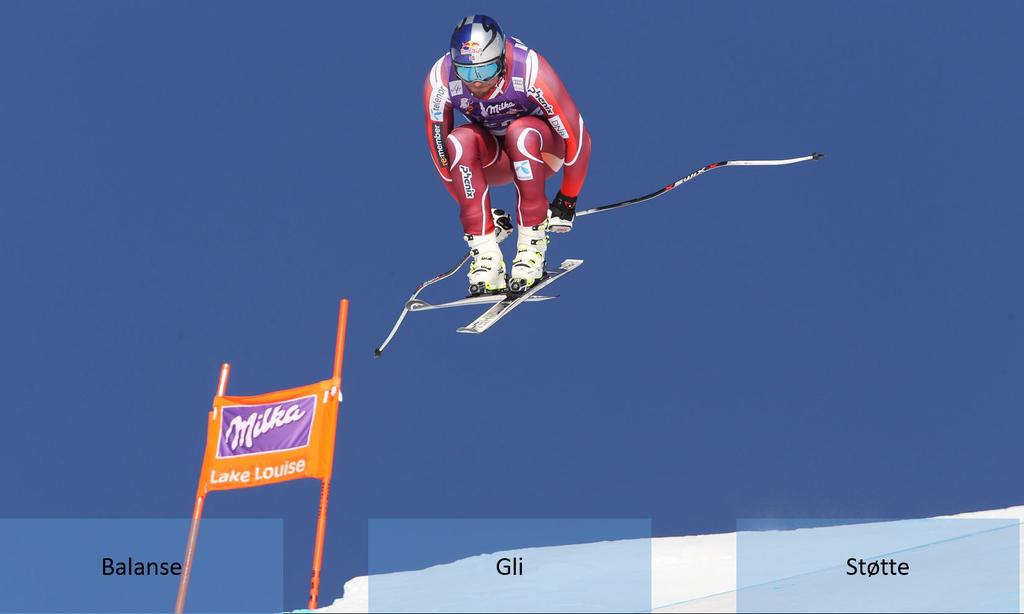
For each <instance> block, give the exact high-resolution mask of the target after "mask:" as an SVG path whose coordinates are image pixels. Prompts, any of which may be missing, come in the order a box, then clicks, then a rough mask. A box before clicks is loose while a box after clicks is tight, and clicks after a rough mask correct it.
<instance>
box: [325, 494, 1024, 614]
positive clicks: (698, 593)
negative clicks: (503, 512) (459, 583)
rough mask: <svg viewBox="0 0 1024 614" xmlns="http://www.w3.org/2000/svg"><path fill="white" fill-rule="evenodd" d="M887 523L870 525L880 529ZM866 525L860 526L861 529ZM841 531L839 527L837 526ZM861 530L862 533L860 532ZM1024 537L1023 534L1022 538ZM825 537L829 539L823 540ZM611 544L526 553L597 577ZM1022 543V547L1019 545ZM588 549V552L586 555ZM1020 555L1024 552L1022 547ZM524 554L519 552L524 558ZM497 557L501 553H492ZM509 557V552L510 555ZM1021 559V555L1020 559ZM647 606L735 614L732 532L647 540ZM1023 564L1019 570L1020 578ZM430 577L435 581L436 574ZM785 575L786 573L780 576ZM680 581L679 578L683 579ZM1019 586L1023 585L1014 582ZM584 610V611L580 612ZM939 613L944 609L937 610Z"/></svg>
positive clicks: (345, 605) (453, 569)
mask: <svg viewBox="0 0 1024 614" xmlns="http://www.w3.org/2000/svg"><path fill="white" fill-rule="evenodd" d="M941 518H961V519H966V518H973V519H1004V520H1009V521H1011V522H1010V523H1008V524H1010V525H1012V524H1013V522H1012V521H1016V522H1017V523H1018V524H1019V523H1020V521H1021V520H1022V519H1024V506H1017V507H1011V508H1006V509H1001V510H992V511H982V512H971V513H966V514H957V515H955V516H944V517H941ZM883 524H885V523H876V524H875V525H872V526H878V527H881V526H882V525H883ZM863 526H864V525H861V527H863ZM834 529H836V527H832V528H816V529H801V531H814V532H819V533H818V534H819V535H825V533H823V532H827V531H830V530H834ZM839 529H840V530H842V528H839ZM861 530H863V529H861ZM1022 535H1024V534H1022ZM826 539H827V537H826ZM614 543H615V542H598V543H592V544H582V545H573V546H552V547H546V548H535V549H528V550H527V551H529V552H531V553H534V554H536V553H538V552H539V551H549V552H548V553H549V554H550V553H554V552H556V551H558V552H559V554H560V556H561V557H562V561H563V562H564V563H566V564H573V562H574V561H579V563H580V569H581V573H584V574H585V573H599V571H594V570H593V569H590V570H589V571H588V567H587V565H586V564H585V563H584V561H585V560H592V559H593V558H594V555H595V553H598V552H599V551H601V549H607V548H608V547H609V546H610V545H611V544H614ZM1022 545H1024V544H1022ZM588 551H589V552H588ZM1021 551H1024V548H1022V549H1021ZM523 552H524V551H523V550H519V551H517V553H518V554H522V553H523ZM496 554H500V553H496ZM510 555H511V553H510ZM531 556H533V555H531ZM1018 556H1019V555H1018ZM476 558H477V557H470V558H468V559H461V560H459V561H455V562H452V563H448V564H445V565H436V566H434V567H430V568H428V569H424V570H417V571H410V572H401V573H399V574H387V575H388V576H395V577H396V578H397V577H399V576H401V577H402V584H403V585H406V586H409V587H410V588H412V587H415V586H420V587H422V586H424V585H426V584H429V583H430V582H431V577H432V576H431V574H439V573H445V574H452V573H454V574H459V573H460V566H468V565H470V564H472V562H473V559H476ZM651 563H652V566H651V584H652V586H651V605H652V609H651V611H652V612H735V611H736V534H735V533H724V534H716V535H694V536H687V537H659V538H654V539H652V540H651ZM1021 569H1024V565H1022V566H1020V568H1019V569H1018V575H1020V573H1021V571H1020V570H1021ZM433 577H437V576H436V575H435V576H433ZM782 577H789V576H786V575H783V576H780V579H781V578H782ZM681 579H682V580H681ZM615 580H616V579H615V578H607V579H605V578H599V577H595V578H593V579H592V580H591V581H595V582H615ZM1018 582H1019V584H1020V585H1022V586H1024V582H1021V581H1020V579H1019V578H1018ZM368 587H369V579H368V577H367V576H360V577H357V578H353V579H351V580H349V581H348V582H346V583H345V588H344V597H343V598H341V599H338V600H336V601H335V602H334V603H333V604H331V605H329V606H326V607H324V608H321V609H320V610H317V611H319V612H366V611H367V608H368ZM488 590H490V589H489V588H488V587H483V586H482V587H480V595H478V599H476V600H475V601H474V603H477V604H479V603H480V599H484V598H486V595H487V592H486V591H488ZM444 609H445V610H447V611H459V610H462V611H466V610H470V611H471V610H472V609H473V608H472V607H469V605H468V604H464V605H463V606H460V604H459V603H458V602H453V603H448V604H446V606H445V607H444ZM513 609H514V608H513ZM583 609H585V608H583ZM938 609H943V608H941V607H939V608H938Z"/></svg>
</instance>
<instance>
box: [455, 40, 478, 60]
mask: <svg viewBox="0 0 1024 614" xmlns="http://www.w3.org/2000/svg"><path fill="white" fill-rule="evenodd" d="M481 51H482V48H481V47H480V43H478V42H476V41H465V42H464V43H462V48H461V49H459V54H460V55H468V56H469V58H470V60H472V61H474V62H476V61H477V60H478V59H480V52H481Z"/></svg>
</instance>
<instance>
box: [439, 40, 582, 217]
mask: <svg viewBox="0 0 1024 614" xmlns="http://www.w3.org/2000/svg"><path fill="white" fill-rule="evenodd" d="M505 58H506V61H505V67H506V68H505V72H504V74H503V75H501V77H500V79H499V81H498V83H497V85H496V86H495V87H494V89H493V90H492V91H491V92H490V93H489V94H487V95H486V97H484V98H477V97H475V96H474V95H473V94H472V93H471V92H470V91H469V88H467V87H464V85H465V84H464V83H463V82H462V81H460V80H459V78H458V76H457V75H456V73H455V70H454V68H453V66H452V61H451V54H450V53H446V54H445V55H444V56H442V57H441V58H440V59H438V60H437V62H435V63H434V66H433V67H432V68H431V69H430V73H429V74H428V75H427V79H426V82H425V83H424V86H423V107H424V112H425V115H426V122H427V140H428V142H429V145H430V153H431V156H432V157H433V159H434V166H435V167H436V168H437V172H438V174H439V175H440V176H441V179H442V180H443V181H444V185H445V187H446V188H447V189H448V191H449V192H450V193H451V195H452V196H453V197H454V198H455V200H456V201H458V203H459V207H460V211H461V213H460V219H461V221H462V228H463V231H464V232H465V233H466V234H469V235H484V234H488V233H490V232H492V231H493V230H494V223H493V221H492V219H491V203H490V198H489V194H488V192H489V190H490V186H492V185H501V184H505V183H508V182H510V181H512V182H514V184H515V188H516V215H517V218H518V220H519V224H520V225H521V226H536V225H539V224H541V223H542V222H543V221H544V220H545V219H546V218H547V212H548V199H547V197H546V196H545V194H544V180H545V179H547V178H548V177H550V176H552V175H553V174H555V173H556V172H558V170H559V169H560V168H563V167H564V173H563V174H562V186H561V189H560V192H561V194H562V195H563V196H566V197H569V198H572V199H575V197H576V196H577V195H578V194H579V192H580V189H581V188H582V187H583V181H584V179H585V178H586V175H587V166H588V164H589V162H590V135H589V134H588V132H587V131H586V129H585V128H584V126H583V116H582V115H580V112H579V111H578V110H577V109H576V104H575V103H574V102H573V101H572V98H571V97H570V96H569V92H567V91H566V89H565V86H563V85H562V81H561V80H560V79H559V78H558V75H557V74H556V73H555V71H554V69H552V68H551V65H549V64H548V62H547V60H545V59H544V58H543V57H542V56H541V55H540V54H539V53H537V52H536V51H534V50H532V49H530V48H528V47H527V46H526V45H524V44H523V43H522V42H521V41H520V40H518V39H516V38H514V37H508V40H507V41H506V43H505ZM453 108H457V109H458V110H459V111H460V112H461V113H462V114H463V115H464V116H465V117H466V119H468V120H469V123H467V124H463V125H460V126H458V127H457V128H454V129H453V126H454V113H453V112H452V109H453Z"/></svg>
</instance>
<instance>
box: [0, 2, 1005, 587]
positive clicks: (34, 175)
mask: <svg viewBox="0 0 1024 614" xmlns="http://www.w3.org/2000/svg"><path fill="white" fill-rule="evenodd" d="M473 12H486V13H488V14H490V15H492V16H493V17H495V18H496V19H498V20H499V22H500V23H501V24H502V25H503V27H504V28H505V30H506V31H507V32H509V33H511V34H513V35H516V36H518V37H520V38H522V39H523V40H524V41H525V42H526V43H527V44H529V45H531V46H533V47H534V48H536V49H538V50H539V51H540V52H541V53H542V54H544V55H545V56H546V57H547V58H548V59H549V61H550V62H551V63H552V65H553V66H554V67H555V69H556V70H557V71H558V72H559V74H560V76H561V77H562V79H563V81H564V82H565V83H566V85H567V86H568V88H569V90H570V92H571V94H572V96H573V97H574V99H575V100H576V102H577V104H578V106H579V108H580V110H581V112H582V113H583V115H584V117H585V119H586V122H587V126H588V127H589V129H590V130H591V132H592V135H593V140H594V150H593V156H592V161H591V169H590V174H589V177H588V180H587V183H586V185H585V187H584V190H583V193H582V195H581V198H580V207H581V208H589V207H591V206H597V205H600V204H605V203H608V202H613V201H617V200H622V199H625V198H630V197H633V196H636V195H638V194H642V193H646V192H649V191H651V190H653V189H655V188H657V187H659V186H661V185H664V184H665V183H668V182H670V181H674V180H675V179H677V178H679V177H682V176H683V175H685V174H687V173H689V172H690V171H691V170H694V169H696V168H699V167H700V166H702V165H704V164H707V163H709V162H713V161H717V160H722V159H730V158H731V159H737V158H740V159H743V158H745V159H751V158H754V159H756V158H780V157H791V156H798V155H804V154H807V153H810V152H812V151H824V152H826V154H827V157H826V158H825V159H824V160H822V161H820V162H815V163H808V164H801V165H796V166H791V167H782V168H774V169H731V168H729V169H723V170H716V171H714V172H713V173H710V174H708V175H707V176H704V177H701V178H699V179H697V180H695V181H694V182H692V183H690V184H687V185H686V186H685V187H682V188H680V189H679V190H677V191H675V192H672V193H670V194H668V195H666V196H665V197H663V198H661V199H658V200H656V201H653V202H651V203H648V204H644V205H640V206H637V207H633V208H629V209H625V210H622V211H616V212H612V213H607V214H601V215H596V216H592V217H588V218H583V219H581V220H580V221H579V223H578V224H577V226H576V229H575V230H574V231H573V232H572V233H571V234H570V235H568V236H563V237H555V239H554V240H553V241H552V246H551V249H550V252H549V253H550V254H551V256H550V257H551V259H552V260H555V261H558V260H560V259H561V258H564V257H575V258H582V259H584V260H585V261H586V263H585V264H584V265H583V267H582V268H580V269H579V270H578V271H576V272H574V273H572V274H571V275H570V276H568V277H566V279H565V280H564V281H560V282H559V283H558V291H559V292H560V294H561V297H560V298H559V299H558V300H557V301H553V302H548V303H544V304H536V305H528V306H524V307H523V308H521V309H520V310H519V311H517V312H516V313H514V314H512V315H511V316H509V317H508V318H507V319H506V320H505V321H503V322H501V323H500V324H499V325H498V326H497V327H495V329H493V330H492V331H490V332H488V333H487V334H486V335H484V336H481V337H476V336H468V335H456V334H455V332H454V329H455V328H456V327H457V326H460V325H462V324H465V323H466V322H467V321H468V320H469V319H471V318H472V317H473V316H474V315H475V312H474V311H472V310H461V311H457V312H456V311H454V310H452V311H451V312H445V313H425V314H414V315H413V316H411V317H410V318H409V320H408V321H407V323H406V325H405V327H404V329H403V330H402V332H401V333H400V335H399V336H398V338H397V339H396V341H395V342H394V343H393V345H392V346H391V348H389V350H388V353H387V354H386V355H385V356H384V357H383V358H381V359H379V360H374V359H373V358H372V350H373V348H374V347H375V346H376V345H377V344H378V343H379V342H380V341H381V340H382V339H383V337H384V335H385V334H386V333H387V331H388V329H389V328H390V326H391V324H392V322H393V321H394V318H395V317H396V316H397V314H398V311H399V309H400V308H401V304H402V302H403V301H404V300H405V299H406V298H407V296H408V294H409V293H410V292H411V291H412V289H413V288H414V287H415V286H416V284H418V283H419V282H420V281H422V280H423V279H426V278H428V277H430V276H432V275H435V274H437V273H439V272H441V271H443V270H445V269H446V268H448V267H449V266H451V265H452V264H453V263H454V262H455V261H456V260H457V259H458V258H459V256H460V255H461V254H462V253H463V252H464V244H463V243H462V239H461V231H460V226H459V223H458V215H457V213H458V211H457V207H456V205H455V203H454V201H452V200H451V198H450V197H449V196H448V195H447V193H446V192H445V191H444V189H443V188H442V187H441V185H440V182H439V180H438V179H437V177H436V173H435V171H434V169H433V167H432V165H431V163H430V160H429V153H428V149H427V143H426V139H425V135H424V128H423V118H422V109H421V100H420V98H421V88H422V82H423V78H424V76H425V75H426V71H427V69H428V68H429V67H430V65H431V64H432V62H433V61H434V60H435V59H436V58H437V57H438V56H440V55H441V54H442V53H444V51H445V47H446V44H447V37H448V35H449V33H450V31H451V28H452V27H453V25H454V24H455V23H456V22H457V21H458V20H459V19H460V18H461V17H462V16H463V15H465V14H470V13H473ZM1022 16H1024V9H1022V7H1021V5H1020V4H1019V3H1013V2H987V3H981V4H975V5H969V4H968V3H963V2H954V3H949V2H901V3H882V2H867V3H856V4H845V3H811V2H772V3H753V2H737V3H695V2H664V3H660V2H659V3H655V2H651V3H622V4H620V3H563V4H558V5H552V6H549V7H544V9H543V10H538V11H535V12H533V13H531V12H528V11H526V10H525V9H524V8H520V7H515V6H513V5H510V4H508V3H479V4H470V3H461V2H456V3H450V4H447V5H445V6H443V7H439V6H433V5H418V6H409V7H395V6H392V5H386V6H385V5H381V4H366V5H362V6H356V5H353V4H351V3H327V2H309V3H284V2H253V3H249V2H247V3H242V2H218V3H211V4H200V3H191V4H184V5H183V4H180V3H169V2H148V3H128V2H100V3H80V2H47V3H31V2H5V3H3V4H0V75H3V77H2V78H3V80H4V82H3V90H2V91H3V93H2V94H0V135H2V136H0V276H2V279H3V280H4V281H5V284H4V287H5V290H4V293H5V300H4V301H3V302H2V304H0V348H2V350H0V373H2V374H3V375H2V381H3V385H4V389H5V391H6V393H7V395H8V397H7V399H6V400H5V404H6V406H7V408H8V410H7V411H6V412H4V416H5V421H6V428H5V429H4V431H5V433H6V434H7V436H6V437H5V444H6V445H5V446H3V448H2V452H0V460H2V462H3V465H4V466H5V467H7V468H8V473H7V478H6V480H5V481H6V485H7V491H8V493H9V494H16V496H7V497H5V498H4V501H3V504H2V508H0V513H2V515H4V516H51V515H56V516H94V517H96V516H98V517H108V516H110V517H117V516H125V517H147V516H153V517H168V516H178V517H183V516H187V515H189V514H190V512H191V506H192V495H193V493H194V488H195V482H196V478H197V474H198V470H199V463H200V456H201V452H202V446H203V443H204V440H203V437H204V433H203V432H202V429H203V428H204V426H205V414H206V411H207V410H208V407H209V403H210V398H211V396H212V394H213V391H214V388H215V386H216V378H217V368H218V365H219V363H220V362H222V361H228V362H231V363H232V364H233V367H234V371H233V373H232V379H231V382H230V385H229V391H231V392H233V393H235V394H255V393H259V392H263V391H268V390H272V389H277V388H284V387H290V386H295V385H301V384H305V383H310V382H312V381H315V380H317V379H320V378H325V377H328V376H329V373H330V360H331V355H332V350H333V338H334V337H333V336H334V330H333V326H334V322H335V317H336V310H337V300H338V299H339V298H341V297H347V298H349V299H350V300H351V301H352V306H351V313H350V331H349V338H348V347H347V355H346V365H345V373H344V392H345V403H344V404H343V405H342V408H341V418H340V421H339V434H338V449H337V456H336V461H335V462H336V465H335V476H334V482H333V498H332V502H331V511H330V516H329V520H328V525H327V526H328V544H327V548H326V558H325V568H324V584H323V591H322V594H323V597H324V601H329V600H330V599H331V598H333V597H335V596H337V593H338V592H339V591H340V587H341V584H342V582H343V581H344V580H345V579H347V578H349V577H351V576H353V575H356V574H359V573H364V572H365V566H366V521H367V519H368V518H376V517H410V518H415V517H502V518H512V517H548V518H552V517H643V518H648V517H649V518H652V519H653V529H654V532H655V533H656V534H658V535H676V534H689V533H698V532H712V531H727V530H732V529H734V527H735V521H736V518H740V517H751V516H755V517H760V516H779V517H819V516H820V517H843V518H851V517H853V518H855V517H871V518H879V517H913V516H926V515H934V514H941V513H949V512H954V511H968V510H973V509H984V508H990V507H1001V506H1008V505H1012V504H1018V503H1021V500H1022V495H1021V491H1020V488H1019V485H1018V484H1017V480H1015V479H1013V478H1014V476H1015V474H1016V473H1017V467H1018V465H1019V462H1020V453H1019V449H1020V445H1019V433H1020V431H1021V427H1022V426H1024V419H1022V418H1021V414H1020V412H1019V403H1020V397H1021V392H1022V390H1021V388H1022V386H1021V381H1022V380H1021V377H1020V370H1021V367H1022V366H1024V353H1022V349H1024V347H1022V342H1021V326H1022V318H1024V292H1022V289H1021V286H1020V283H1019V280H1020V275H1019V266H1020V263H1021V262H1024V249H1022V247H1021V242H1020V239H1019V238H1020V236H1021V234H1022V230H1024V213H1022V212H1021V207H1020V196H1019V183H1018V182H1017V181H1016V180H1015V177H1016V174H1017V170H1018V169H1017V166H1018V164H1017V162H1018V160H1017V154H1018V152H1019V145H1020V141H1021V138H1022V136H1024V131H1022V116H1021V113H1020V109H1021V108H1024V101H1022V88H1021V84H1020V79H1019V75H1020V74H1022V72H1024V71H1022V68H1024V67H1022V66H1021V64H1022V61H1024V60H1022V58H1024V53H1021V51H1022V49H1021V44H1020V42H1019V36H1018V27H1017V24H1019V23H1020V22H1021V17H1022ZM1014 75H1018V76H1017V77H1014ZM552 192H553V189H552ZM513 201H514V192H512V190H511V188H510V187H504V188H498V189H497V190H495V193H494V202H495V205H496V206H502V205H504V206H506V207H508V208H511V203H513ZM464 290H465V288H464V283H463V278H462V276H461V275H460V276H459V277H458V278H457V279H454V280H452V281H451V282H449V283H447V284H445V285H439V286H438V287H436V288H431V289H430V290H429V291H428V292H427V293H426V295H425V298H427V299H428V300H441V299H445V298H455V297H456V296H460V295H461V294H462V293H463V292H464ZM30 463H31V465H34V466H35V467H36V470H35V471H30V470H22V467H28V466H30ZM317 492H318V490H317V486H316V485H315V483H314V482H312V481H305V482H298V483H292V484H288V485H283V486H275V487H269V488H263V489H253V490H250V491H239V492H233V493H218V494H217V495H216V496H214V497H211V499H210V501H209V503H208V505H207V509H206V513H207V514H208V515H210V516H238V515H252V516H273V517H283V518H285V519H286V531H287V537H288V543H287V547H286V550H285V556H286V563H287V565H288V568H289V570H288V573H287V575H286V578H285V582H286V585H285V595H286V599H287V600H288V601H287V602H286V605H288V606H289V607H295V606H299V605H301V604H302V603H304V601H305V590H306V586H307V583H308V568H309V558H310V541H311V537H312V534H313V526H314V518H315V508H316V498H317ZM200 556H201V554H200Z"/></svg>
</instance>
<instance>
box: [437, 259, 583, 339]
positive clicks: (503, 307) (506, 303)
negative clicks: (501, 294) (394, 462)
mask: <svg viewBox="0 0 1024 614" xmlns="http://www.w3.org/2000/svg"><path fill="white" fill-rule="evenodd" d="M581 264H583V261H582V260H573V259H568V260H565V261H563V262H562V266H560V267H558V270H557V271H547V272H546V273H545V274H544V277H542V278H541V279H540V280H538V281H536V282H534V284H533V285H532V286H531V287H530V288H529V289H528V290H526V292H523V293H522V294H513V295H509V296H508V297H507V298H504V299H502V300H501V301H499V302H497V303H495V304H494V306H492V307H491V308H490V309H488V310H487V311H485V312H484V313H483V314H481V315H480V317H478V318H477V319H475V320H473V321H472V322H470V323H469V324H468V325H466V326H463V327H461V328H457V329H456V331H457V332H460V333H469V334H474V335H479V334H480V333H482V332H484V331H486V330H487V329H489V328H490V327H491V326H494V324H495V322H497V321H498V320H500V319H502V318H503V317H505V316H506V315H508V314H509V312H511V311H512V310H513V309H515V308H516V307H518V306H519V305H521V304H522V303H525V302H527V301H529V300H530V298H531V297H533V296H535V295H536V294H537V292H539V291H540V290H541V289H542V288H544V287H546V286H548V285H550V284H552V283H553V282H554V281H555V280H557V279H558V278H559V277H561V276H563V275H565V274H566V273H568V272H569V271H571V270H573V269H575V268H576V267H578V266H580V265H581Z"/></svg>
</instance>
